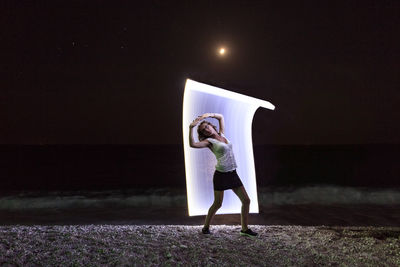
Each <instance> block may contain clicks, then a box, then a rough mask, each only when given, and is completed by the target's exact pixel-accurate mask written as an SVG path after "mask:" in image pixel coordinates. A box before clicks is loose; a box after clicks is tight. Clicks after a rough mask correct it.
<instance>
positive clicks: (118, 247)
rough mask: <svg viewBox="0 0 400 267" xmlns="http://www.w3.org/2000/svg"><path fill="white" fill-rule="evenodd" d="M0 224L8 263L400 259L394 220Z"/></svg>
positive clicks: (360, 262) (374, 262)
mask: <svg viewBox="0 0 400 267" xmlns="http://www.w3.org/2000/svg"><path fill="white" fill-rule="evenodd" d="M201 227H202V225H197V226H185V225H142V226H138V225H120V226H115V225H78V226H69V225H65V226H39V225H38V226H30V227H29V226H2V227H0V263H1V264H2V266H3V265H5V266H15V265H17V266H35V265H41V266H338V265H340V266H398V265H399V264H400V240H399V235H400V228H399V227H396V228H394V227H326V226H318V227H302V226H279V225H277V226H260V225H249V227H251V228H252V229H253V230H255V231H257V232H258V233H259V236H258V237H256V238H249V237H243V236H240V235H239V234H238V232H239V230H240V227H239V226H226V225H219V226H212V227H211V229H210V230H211V231H212V235H202V234H201V233H200V229H201Z"/></svg>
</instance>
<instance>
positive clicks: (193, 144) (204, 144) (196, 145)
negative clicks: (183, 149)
mask: <svg viewBox="0 0 400 267" xmlns="http://www.w3.org/2000/svg"><path fill="white" fill-rule="evenodd" d="M202 119H203V115H202V116H198V117H197V118H196V119H195V120H194V121H193V122H192V123H191V124H190V125H189V145H190V147H194V148H203V147H208V146H209V145H210V142H209V141H208V140H203V141H200V142H195V141H194V138H193V128H194V127H195V126H196V125H197V124H198V123H199V121H201V120H202Z"/></svg>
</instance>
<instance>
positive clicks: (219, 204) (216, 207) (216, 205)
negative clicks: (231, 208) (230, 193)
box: [212, 201, 222, 209]
mask: <svg viewBox="0 0 400 267" xmlns="http://www.w3.org/2000/svg"><path fill="white" fill-rule="evenodd" d="M212 206H213V207H214V208H215V209H219V208H221V206H222V202H220V201H214V203H213V204H212Z"/></svg>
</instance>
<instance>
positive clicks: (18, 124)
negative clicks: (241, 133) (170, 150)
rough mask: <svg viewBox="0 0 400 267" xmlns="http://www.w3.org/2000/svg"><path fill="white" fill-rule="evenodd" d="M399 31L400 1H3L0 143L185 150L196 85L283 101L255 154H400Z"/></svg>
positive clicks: (260, 128)
mask: <svg viewBox="0 0 400 267" xmlns="http://www.w3.org/2000/svg"><path fill="white" fill-rule="evenodd" d="M278 2H279V3H278ZM399 26H400V2H399V1H377V0H376V1H229V2H216V1H181V2H177V1H142V2H141V3H139V2H137V1H2V2H1V4H0V40H1V42H0V59H1V60H0V66H1V76H2V78H1V79H0V85H1V86H0V90H1V94H0V121H1V124H0V125H1V126H0V127H1V128H0V143H1V144H37V145H39V144H181V143H182V100H183V92H184V84H185V80H186V78H191V79H193V80H196V81H199V82H203V83H207V84H211V85H214V86H218V87H221V88H224V89H228V90H231V91H235V92H238V93H242V94H245V95H249V96H253V97H256V98H260V99H264V100H267V101H269V102H271V103H272V104H274V105H275V106H276V110H275V111H270V110H266V109H259V110H258V111H257V112H256V114H255V117H254V121H253V142H254V144H256V145H257V144H371V143H380V144H381V143H388V144H395V143H400V123H399V121H400V78H399V77H400V75H399V74H400V73H399V69H400V68H399V67H400V64H399V62H400V49H399V47H400V30H399V29H400V27H399ZM222 45H224V46H225V47H226V49H227V54H226V55H225V56H224V57H220V56H218V55H217V50H218V48H219V47H220V46H222ZM210 112H212V111H210ZM227 136H229V133H227Z"/></svg>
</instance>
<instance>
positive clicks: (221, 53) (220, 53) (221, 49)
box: [218, 47, 226, 56]
mask: <svg viewBox="0 0 400 267" xmlns="http://www.w3.org/2000/svg"><path fill="white" fill-rule="evenodd" d="M218 53H219V55H220V56H223V55H225V53H226V49H225V47H221V48H220V49H219V50H218Z"/></svg>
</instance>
